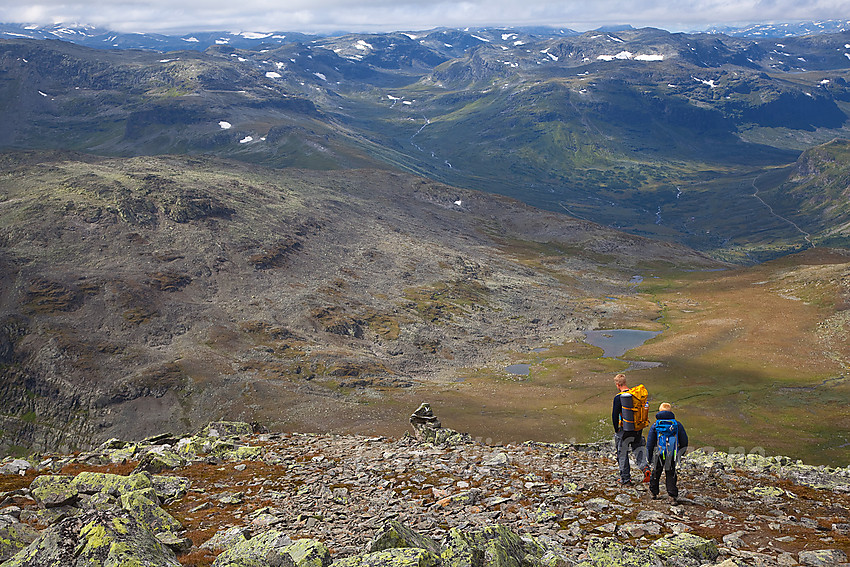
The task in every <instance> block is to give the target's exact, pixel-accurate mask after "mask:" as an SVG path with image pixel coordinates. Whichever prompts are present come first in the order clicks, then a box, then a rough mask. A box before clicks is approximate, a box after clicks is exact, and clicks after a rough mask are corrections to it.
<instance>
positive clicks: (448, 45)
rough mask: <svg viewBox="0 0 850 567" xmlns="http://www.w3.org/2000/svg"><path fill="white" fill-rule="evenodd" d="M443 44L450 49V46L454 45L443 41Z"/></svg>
mask: <svg viewBox="0 0 850 567" xmlns="http://www.w3.org/2000/svg"><path fill="white" fill-rule="evenodd" d="M443 45H445V46H446V47H448V48H450V49H451V48H452V47H454V45H452V44H451V43H444V44H443Z"/></svg>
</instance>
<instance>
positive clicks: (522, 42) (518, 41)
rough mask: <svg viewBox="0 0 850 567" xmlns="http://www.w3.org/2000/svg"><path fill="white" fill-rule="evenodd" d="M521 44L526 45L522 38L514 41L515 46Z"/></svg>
mask: <svg viewBox="0 0 850 567" xmlns="http://www.w3.org/2000/svg"><path fill="white" fill-rule="evenodd" d="M520 45H525V42H524V41H522V40H521V39H518V40H516V41H515V42H514V47H519V46H520Z"/></svg>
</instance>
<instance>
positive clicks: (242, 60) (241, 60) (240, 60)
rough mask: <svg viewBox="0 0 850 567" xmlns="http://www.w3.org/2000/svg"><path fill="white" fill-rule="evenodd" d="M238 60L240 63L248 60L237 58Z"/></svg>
mask: <svg viewBox="0 0 850 567" xmlns="http://www.w3.org/2000/svg"><path fill="white" fill-rule="evenodd" d="M236 60H237V61H239V62H240V63H244V62H245V61H247V59H245V58H244V57H237V58H236Z"/></svg>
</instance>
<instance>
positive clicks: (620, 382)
mask: <svg viewBox="0 0 850 567" xmlns="http://www.w3.org/2000/svg"><path fill="white" fill-rule="evenodd" d="M614 384H615V385H616V386H617V388H618V389H619V390H620V391H619V393H618V394H617V395H616V396H614V406H613V408H612V410H611V420H612V421H613V422H614V423H613V424H614V440H615V442H616V446H617V464H618V465H619V466H620V483H621V484H622V485H623V486H630V485H631V484H632V470H631V466H630V464H629V450H630V449H631V450H632V451H633V452H634V454H635V460H636V461H637V466H638V468H640V469H641V470H642V471H643V482H649V477H650V470H649V463H648V462H647V460H646V441H644V439H643V428H644V427H646V425H648V424H643V423H636V421H635V412H634V402H635V400H634V397H633V396H632V395H631V394H630V393H629V387H628V386H627V385H626V375H625V374H617V375H616V376H614ZM642 389H643V395H644V397H645V396H646V389H645V388H642ZM624 394H626V395H628V397H630V398H632V401H630V402H629V403H628V404H626V406H625V408H624V406H623V395H624Z"/></svg>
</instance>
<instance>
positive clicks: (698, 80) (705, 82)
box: [691, 77, 717, 89]
mask: <svg viewBox="0 0 850 567" xmlns="http://www.w3.org/2000/svg"><path fill="white" fill-rule="evenodd" d="M691 78H692V79H693V80H695V81H696V82H698V83H702V84H704V85H708V86H709V87H711V88H712V89H716V88H717V85H716V84H715V82H714V79H711V80H708V81H706V80H705V79H698V78H696V77H691Z"/></svg>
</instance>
